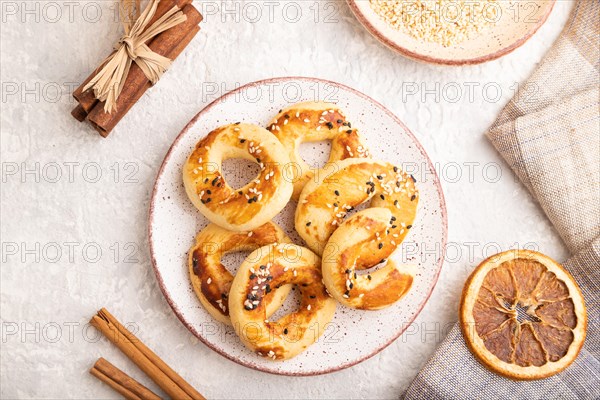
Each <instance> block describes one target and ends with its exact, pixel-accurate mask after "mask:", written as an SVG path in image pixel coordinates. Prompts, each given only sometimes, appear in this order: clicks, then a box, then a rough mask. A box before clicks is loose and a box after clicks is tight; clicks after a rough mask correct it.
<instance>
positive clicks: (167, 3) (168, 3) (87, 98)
mask: <svg viewBox="0 0 600 400" xmlns="http://www.w3.org/2000/svg"><path fill="white" fill-rule="evenodd" d="M191 2H192V0H161V1H160V2H159V3H158V6H156V13H155V14H154V16H153V17H152V19H150V22H149V23H148V27H150V26H152V24H153V23H155V22H156V21H157V20H158V19H159V18H160V17H162V16H163V15H165V13H166V12H167V11H169V10H170V9H171V8H173V6H177V7H179V8H180V9H182V8H183V7H185V6H186V5H188V4H191ZM159 36H160V35H159ZM156 39H157V37H155V38H153V39H152V40H150V41H149V42H148V43H152V42H153V41H154V40H156ZM159 54H160V53H159ZM161 55H164V54H161ZM103 66H104V63H102V64H100V66H99V67H98V68H96V69H95V70H94V72H92V73H91V74H90V76H88V77H87V78H86V79H85V80H84V81H83V83H82V84H81V85H79V87H78V88H77V89H75V90H74V91H73V97H74V98H75V100H77V101H78V102H79V106H78V107H76V108H79V110H78V111H77V112H76V111H75V110H73V112H71V114H72V115H73V116H74V117H75V118H77V120H79V121H80V122H81V121H83V120H82V119H79V118H80V117H81V115H82V112H81V110H83V111H85V114H86V115H87V114H88V113H89V112H90V111H91V110H92V108H94V106H95V105H96V104H97V103H98V99H96V97H95V96H94V91H93V90H92V89H88V90H86V91H85V92H84V91H83V88H84V87H85V85H87V84H88V83H89V81H91V80H92V78H93V77H94V76H95V75H96V74H97V73H98V71H100V70H101V69H102V67H103Z"/></svg>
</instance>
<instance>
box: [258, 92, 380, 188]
mask: <svg viewBox="0 0 600 400" xmlns="http://www.w3.org/2000/svg"><path fill="white" fill-rule="evenodd" d="M267 129H269V130H270V131H271V132H272V133H273V134H274V135H275V136H277V138H278V139H279V141H280V142H281V143H282V144H283V146H284V147H285V148H286V150H287V152H288V155H289V157H290V160H291V161H292V166H293V168H290V169H289V172H290V174H291V177H292V182H293V183H294V193H293V195H292V198H293V199H294V200H298V197H299V196H300V192H302V189H303V188H304V186H305V185H306V183H307V182H309V181H310V180H311V179H312V178H313V177H314V176H315V171H314V168H311V167H310V166H309V165H308V164H307V163H306V162H305V161H304V160H303V159H302V157H301V156H300V153H299V152H298V149H299V147H300V144H301V143H303V142H316V141H321V140H331V152H330V153H329V161H328V162H334V161H339V160H344V159H346V158H369V157H370V154H369V150H368V149H367V148H366V146H365V145H364V144H363V143H362V141H361V139H360V136H359V134H358V131H357V130H356V129H355V128H353V127H352V124H351V123H350V122H348V121H347V120H346V117H345V116H344V114H343V112H342V111H341V110H340V109H339V107H338V106H336V105H335V104H332V103H326V102H313V101H309V102H304V103H298V104H294V105H293V106H290V107H288V108H285V109H283V110H281V111H280V112H279V114H277V116H276V117H275V119H274V120H273V121H272V122H271V124H270V125H269V126H268V128H267Z"/></svg>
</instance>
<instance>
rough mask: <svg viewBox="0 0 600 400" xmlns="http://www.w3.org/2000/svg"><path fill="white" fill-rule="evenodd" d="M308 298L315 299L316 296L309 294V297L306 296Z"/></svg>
mask: <svg viewBox="0 0 600 400" xmlns="http://www.w3.org/2000/svg"><path fill="white" fill-rule="evenodd" d="M308 297H310V298H311V299H316V298H317V296H315V295H314V294H311V295H310V296H308Z"/></svg>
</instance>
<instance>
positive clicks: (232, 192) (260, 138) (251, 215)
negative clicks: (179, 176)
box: [183, 123, 293, 231]
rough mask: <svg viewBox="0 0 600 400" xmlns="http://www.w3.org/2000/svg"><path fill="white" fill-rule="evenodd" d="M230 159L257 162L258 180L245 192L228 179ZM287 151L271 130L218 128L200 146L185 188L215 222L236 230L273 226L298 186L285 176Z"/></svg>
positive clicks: (185, 173) (241, 126) (187, 165)
mask: <svg viewBox="0 0 600 400" xmlns="http://www.w3.org/2000/svg"><path fill="white" fill-rule="evenodd" d="M230 158H243V159H247V160H251V161H254V162H255V163H257V164H258V165H259V167H260V172H259V173H258V176H257V177H256V178H254V179H253V180H252V181H250V182H249V183H248V184H246V185H245V186H244V187H242V188H240V189H233V188H232V187H231V186H229V185H228V184H227V182H226V181H225V179H224V177H223V173H222V167H221V164H222V162H223V161H224V160H226V159H230ZM289 163H290V160H289V157H288V155H287V152H286V151H285V149H284V148H283V146H282V145H281V143H280V142H279V140H277V138H276V137H275V136H274V135H272V134H271V133H269V132H268V131H267V130H266V129H264V128H261V127H258V126H255V125H251V124H240V123H238V124H232V125H226V126H223V127H220V128H217V129H215V130H214V131H212V132H210V133H209V134H208V135H207V136H206V137H205V138H204V139H202V140H200V142H198V144H197V145H196V147H195V149H194V151H193V152H192V154H191V155H190V156H189V157H188V159H187V161H186V163H185V165H184V167H183V183H184V185H185V190H186V193H187V195H188V197H189V198H190V200H191V201H192V203H193V204H194V205H195V206H196V208H198V210H200V212H201V213H202V214H204V216H205V217H206V218H208V219H209V220H210V221H211V222H213V223H215V224H217V225H219V226H221V227H223V228H225V229H229V230H232V231H250V230H252V229H255V228H258V227H259V226H261V225H263V224H265V223H266V222H268V221H270V220H271V219H272V218H273V217H274V216H275V215H276V214H277V213H279V211H281V210H282V209H283V207H285V205H286V204H287V202H288V201H289V199H290V197H291V195H292V191H293V185H292V182H291V181H290V179H288V178H287V177H286V176H285V172H284V171H285V168H286V167H287V166H288V165H289Z"/></svg>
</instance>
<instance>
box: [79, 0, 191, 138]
mask: <svg viewBox="0 0 600 400" xmlns="http://www.w3.org/2000/svg"><path fill="white" fill-rule="evenodd" d="M191 2H192V0H161V1H160V2H159V3H158V7H157V9H156V13H155V14H154V16H153V17H152V20H151V22H150V23H149V24H148V25H151V24H152V23H153V22H155V21H157V20H158V19H159V18H160V17H162V16H163V15H164V14H165V13H166V12H167V11H168V10H170V9H171V8H172V7H173V6H178V7H179V8H180V9H181V10H182V12H183V14H185V15H186V17H187V19H186V21H185V22H182V23H181V24H179V25H177V26H174V27H173V28H171V29H169V30H167V31H164V32H162V33H160V34H159V35H157V36H156V37H154V38H153V39H151V40H150V41H149V42H148V43H147V44H148V47H150V49H151V50H152V51H153V52H155V53H157V54H160V55H162V56H165V57H167V58H169V59H171V60H174V59H175V58H177V56H178V55H179V54H180V53H181V52H182V51H183V49H185V47H186V46H187V45H188V44H189V43H190V42H191V40H192V39H193V38H194V36H195V35H196V34H197V33H198V32H199V31H200V27H199V26H198V24H199V23H200V22H201V21H202V15H201V14H200V12H198V10H196V8H194V6H192V5H191ZM102 66H103V65H100V66H99V67H98V68H97V69H96V70H95V71H94V72H93V73H92V74H91V75H90V76H89V77H88V78H87V79H86V80H85V81H84V82H83V83H82V84H81V85H80V86H79V87H78V88H77V89H75V91H74V92H73V97H74V98H75V99H76V100H77V102H78V104H77V106H76V107H75V108H74V109H73V111H71V115H73V117H75V118H76V119H77V120H78V121H84V120H87V121H89V122H90V124H91V125H92V126H93V127H94V128H95V129H96V130H97V131H98V133H100V135H102V136H103V137H106V136H108V134H109V133H110V132H111V131H112V130H113V128H114V127H115V126H116V125H117V123H119V121H120V120H121V119H122V118H123V117H124V116H125V114H127V112H128V111H129V110H130V109H131V107H132V106H133V105H134V104H135V103H136V102H137V101H138V100H139V99H140V98H141V97H142V96H143V95H144V93H145V92H146V90H148V89H149V88H150V86H151V83H150V80H149V79H148V78H147V77H146V75H144V73H143V72H142V70H141V69H140V67H139V66H138V65H137V64H135V63H133V64H132V66H131V69H130V70H129V74H128V75H127V78H126V80H125V86H124V88H123V91H122V92H121V94H120V96H119V98H118V100H117V102H116V110H115V111H113V112H112V113H108V112H106V111H105V110H104V102H101V101H98V99H96V97H95V95H94V91H93V90H92V89H88V90H86V91H84V90H83V89H84V87H85V86H86V85H87V83H88V82H89V81H90V80H91V79H92V78H93V77H94V76H95V75H96V73H97V72H98V71H99V70H100V69H101V68H102Z"/></svg>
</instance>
